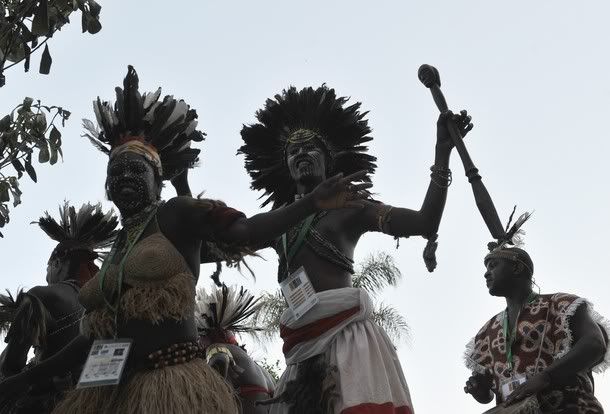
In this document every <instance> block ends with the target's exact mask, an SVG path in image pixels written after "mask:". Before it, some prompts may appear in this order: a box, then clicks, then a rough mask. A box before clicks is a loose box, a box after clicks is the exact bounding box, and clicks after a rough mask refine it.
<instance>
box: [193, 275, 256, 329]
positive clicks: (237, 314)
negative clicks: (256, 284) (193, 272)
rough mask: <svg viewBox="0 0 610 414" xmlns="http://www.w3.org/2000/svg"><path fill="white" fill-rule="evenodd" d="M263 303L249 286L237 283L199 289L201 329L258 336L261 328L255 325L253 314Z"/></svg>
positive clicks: (197, 317)
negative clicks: (244, 286) (250, 290)
mask: <svg viewBox="0 0 610 414" xmlns="http://www.w3.org/2000/svg"><path fill="white" fill-rule="evenodd" d="M260 307H261V303H260V302H259V299H258V298H255V297H254V295H252V294H251V293H250V292H249V291H248V290H247V289H244V288H243V287H239V288H238V287H236V286H230V287H228V286H226V285H222V286H221V287H216V286H214V287H212V288H210V289H209V290H207V291H206V290H205V289H199V290H198V291H197V296H196V308H195V309H196V315H195V317H196V320H197V326H198V329H199V330H200V331H201V332H206V331H210V330H220V331H233V332H236V333H247V334H251V335H254V336H256V333H257V332H258V331H260V330H261V328H259V327H256V326H254V324H253V322H252V316H253V315H254V314H255V313H257V312H258V311H259V309H260Z"/></svg>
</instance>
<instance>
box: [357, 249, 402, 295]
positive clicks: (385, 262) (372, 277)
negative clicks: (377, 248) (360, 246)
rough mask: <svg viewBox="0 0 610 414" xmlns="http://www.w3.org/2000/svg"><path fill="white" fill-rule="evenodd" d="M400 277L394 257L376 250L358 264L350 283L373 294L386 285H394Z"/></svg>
mask: <svg viewBox="0 0 610 414" xmlns="http://www.w3.org/2000/svg"><path fill="white" fill-rule="evenodd" d="M401 277H402V274H401V273H400V269H398V267H396V264H395V263H394V258H393V257H392V256H391V255H389V254H387V253H384V252H378V253H377V254H376V255H369V256H368V257H367V258H366V259H365V260H364V262H362V263H361V264H359V266H358V269H357V270H356V274H355V275H354V278H353V279H352V284H353V286H354V287H357V288H362V289H364V290H366V291H367V292H369V293H370V294H371V295H373V296H375V295H376V294H377V293H379V292H380V291H381V290H383V289H384V288H385V287H387V286H396V284H397V283H398V281H399V280H400V278H401Z"/></svg>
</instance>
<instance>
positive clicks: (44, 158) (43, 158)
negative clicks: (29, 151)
mask: <svg viewBox="0 0 610 414" xmlns="http://www.w3.org/2000/svg"><path fill="white" fill-rule="evenodd" d="M50 157H51V154H49V148H47V145H46V143H45V145H44V146H42V147H40V151H39V152H38V162H39V163H41V164H44V163H45V162H48V161H49V158H50Z"/></svg>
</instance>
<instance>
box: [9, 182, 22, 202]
mask: <svg viewBox="0 0 610 414" xmlns="http://www.w3.org/2000/svg"><path fill="white" fill-rule="evenodd" d="M9 189H10V190H11V194H12V196H13V207H17V206H18V205H19V204H21V194H23V193H22V192H21V190H20V189H19V187H18V186H17V183H13V185H11V186H10V187H9Z"/></svg>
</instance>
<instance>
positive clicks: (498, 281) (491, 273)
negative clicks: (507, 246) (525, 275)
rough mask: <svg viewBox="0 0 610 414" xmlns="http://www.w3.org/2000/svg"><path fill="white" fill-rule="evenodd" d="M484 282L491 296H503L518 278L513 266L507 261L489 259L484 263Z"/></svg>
mask: <svg viewBox="0 0 610 414" xmlns="http://www.w3.org/2000/svg"><path fill="white" fill-rule="evenodd" d="M486 267H487V271H486V272H485V280H486V283H487V289H489V294H490V295H492V296H504V294H506V293H507V292H509V291H511V290H512V286H514V284H515V282H516V278H517V277H519V276H518V275H517V274H516V273H515V264H514V263H513V262H512V261H510V260H507V259H499V258H491V259H489V260H488V261H487V263H486Z"/></svg>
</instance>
